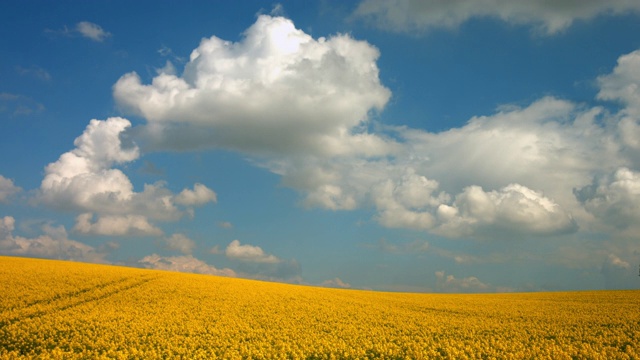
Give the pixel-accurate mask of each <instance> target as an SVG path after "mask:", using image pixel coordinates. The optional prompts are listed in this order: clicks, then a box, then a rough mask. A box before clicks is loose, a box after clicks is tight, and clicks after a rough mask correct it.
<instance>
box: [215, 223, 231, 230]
mask: <svg viewBox="0 0 640 360" xmlns="http://www.w3.org/2000/svg"><path fill="white" fill-rule="evenodd" d="M217 225H218V227H221V228H223V229H231V228H233V224H232V223H230V222H228V221H218V222H217Z"/></svg>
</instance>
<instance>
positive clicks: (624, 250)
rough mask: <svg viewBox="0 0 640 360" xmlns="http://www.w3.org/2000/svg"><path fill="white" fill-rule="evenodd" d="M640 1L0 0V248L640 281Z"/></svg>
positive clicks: (470, 280)
mask: <svg viewBox="0 0 640 360" xmlns="http://www.w3.org/2000/svg"><path fill="white" fill-rule="evenodd" d="M639 34H640V3H639V2H637V1H631V0H612V1H607V2H604V1H599V0H586V1H577V0H559V1H553V2H550V1H542V0H527V1H524V0H522V1H506V0H505V1H502V0H480V1H472V0H460V1H456V2H451V1H437V0H422V1H417V0H361V1H347V2H344V1H333V0H324V1H304V2H300V1H282V2H267V1H243V2H229V1H184V2H172V1H146V0H143V1H135V2H130V1H120V0H112V1H91V2H84V1H66V0H63V1H56V2H52V1H43V0H40V1H39V0H30V1H14V0H11V1H3V2H1V3H0V35H1V36H0V54H1V55H2V56H0V153H1V154H2V157H1V158H0V159H1V160H0V255H9V256H26V257H38V258H50V259H63V260H73V261H82V262H93V263H107V264H114V265H126V266H135V267H144V268H154V269H164V270H175V271H185V272H195V273H203V274H212V275H222V276H231V277H242V278H251V279H259V280H268V281H279V282H287V283H295V284H305V285H314V286H327V287H337V288H354V289H372V290H379V291H406V292H454V293H459V292H460V293H467V292H470V293H473V292H482V293H484V292H521V291H561V290H591V289H637V288H640V277H639V276H638V275H639V274H638V271H639V266H640V35H639Z"/></svg>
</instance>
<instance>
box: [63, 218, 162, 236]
mask: <svg viewBox="0 0 640 360" xmlns="http://www.w3.org/2000/svg"><path fill="white" fill-rule="evenodd" d="M92 220H93V214H92V213H84V214H80V215H78V217H77V218H76V225H75V226H74V228H73V230H74V231H75V232H77V233H80V234H87V235H106V236H150V235H156V236H157V235H162V230H160V229H159V228H157V227H156V226H153V225H152V224H151V223H149V220H147V218H146V217H144V216H142V215H133V214H127V215H104V216H99V217H98V220H96V221H95V222H92Z"/></svg>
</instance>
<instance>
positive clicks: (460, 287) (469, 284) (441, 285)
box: [436, 271, 490, 293]
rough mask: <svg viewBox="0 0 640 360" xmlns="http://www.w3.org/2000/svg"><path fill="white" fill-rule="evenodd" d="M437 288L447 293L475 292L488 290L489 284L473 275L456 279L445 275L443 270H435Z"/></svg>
mask: <svg viewBox="0 0 640 360" xmlns="http://www.w3.org/2000/svg"><path fill="white" fill-rule="evenodd" d="M436 283H437V286H436V288H437V290H439V291H441V292H447V293H476V292H487V291H490V286H489V285H488V284H485V283H483V282H482V281H480V280H479V279H478V278H477V277H475V276H469V277H465V278H462V279H458V278H456V277H455V276H453V275H446V274H445V272H444V271H436Z"/></svg>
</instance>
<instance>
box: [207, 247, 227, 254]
mask: <svg viewBox="0 0 640 360" xmlns="http://www.w3.org/2000/svg"><path fill="white" fill-rule="evenodd" d="M223 253H224V252H223V251H222V250H220V246H218V245H216V246H214V247H212V248H211V249H209V254H214V255H218V254H223Z"/></svg>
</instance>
